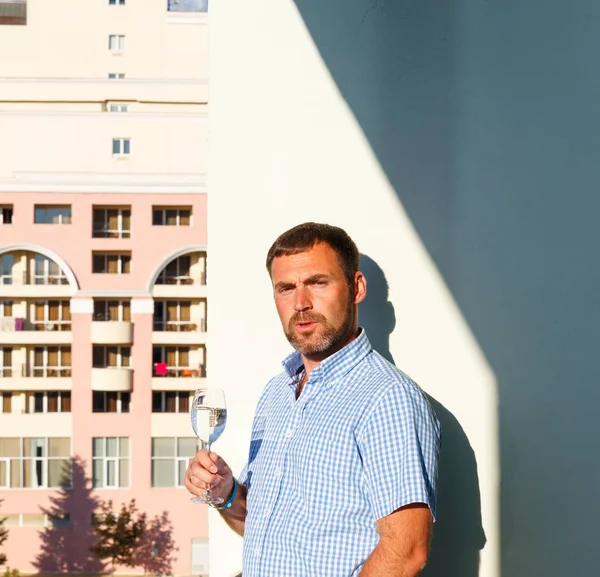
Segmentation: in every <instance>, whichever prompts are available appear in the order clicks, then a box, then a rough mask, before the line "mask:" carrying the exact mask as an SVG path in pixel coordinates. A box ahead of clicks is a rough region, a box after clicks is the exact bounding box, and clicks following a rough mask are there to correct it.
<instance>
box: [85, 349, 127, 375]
mask: <svg viewBox="0 0 600 577" xmlns="http://www.w3.org/2000/svg"><path fill="white" fill-rule="evenodd" d="M92 366H93V367H94V368H95V369H109V368H119V367H129V366H131V347H117V346H105V345H94V347H93V351H92Z"/></svg>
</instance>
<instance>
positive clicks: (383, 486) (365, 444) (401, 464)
mask: <svg viewBox="0 0 600 577" xmlns="http://www.w3.org/2000/svg"><path fill="white" fill-rule="evenodd" d="M358 444H359V449H360V452H361V458H362V463H363V476H364V479H365V481H366V486H367V491H368V495H369V499H370V501H371V503H372V507H373V511H374V515H375V518H376V519H378V520H379V519H381V518H382V517H385V516H386V515H389V514H390V513H393V512H394V511H395V510H396V509H398V508H400V507H403V506H405V505H409V504H411V503H425V504H426V505H428V507H429V509H430V510H431V514H432V516H433V518H434V519H435V500H436V490H437V472H438V458H439V451H440V444H441V430H440V424H439V421H438V420H437V417H436V416H435V413H434V412H433V409H432V408H431V406H430V405H429V403H428V401H427V399H426V398H425V395H424V394H423V393H422V392H421V391H420V389H418V387H416V386H414V387H412V386H402V385H394V386H392V387H391V388H390V389H389V390H388V391H387V392H386V393H385V395H383V397H382V398H381V399H380V400H379V402H378V404H377V406H376V407H375V409H374V411H373V412H372V413H371V414H370V415H369V416H368V419H367V422H366V424H365V426H364V428H363V429H362V430H361V431H360V433H359V436H358Z"/></svg>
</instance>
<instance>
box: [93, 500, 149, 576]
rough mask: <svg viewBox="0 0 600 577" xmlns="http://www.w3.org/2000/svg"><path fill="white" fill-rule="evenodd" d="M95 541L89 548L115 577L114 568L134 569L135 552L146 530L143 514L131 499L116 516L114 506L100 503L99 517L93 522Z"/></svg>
mask: <svg viewBox="0 0 600 577" xmlns="http://www.w3.org/2000/svg"><path fill="white" fill-rule="evenodd" d="M92 524H93V527H94V531H95V532H96V535H97V536H98V541H97V542H96V543H95V544H94V545H92V546H91V547H90V551H91V552H92V553H93V554H94V556H95V557H96V558H97V559H100V560H102V561H103V560H105V559H109V560H110V562H111V565H112V572H113V573H114V571H115V568H116V566H117V565H126V566H128V567H135V566H136V552H137V549H138V548H139V546H140V544H141V542H142V538H143V536H144V530H145V528H146V514H145V513H139V512H138V509H137V507H136V504H135V499H132V500H131V502H130V503H129V505H125V504H123V505H122V506H121V510H120V511H119V513H114V512H113V502H112V500H109V501H107V502H106V501H102V502H101V504H100V513H99V514H96V515H94V516H93V518H92Z"/></svg>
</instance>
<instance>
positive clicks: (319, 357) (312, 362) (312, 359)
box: [298, 327, 358, 394]
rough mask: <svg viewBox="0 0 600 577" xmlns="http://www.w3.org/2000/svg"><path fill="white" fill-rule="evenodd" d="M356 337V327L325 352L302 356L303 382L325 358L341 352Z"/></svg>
mask: <svg viewBox="0 0 600 577" xmlns="http://www.w3.org/2000/svg"><path fill="white" fill-rule="evenodd" d="M356 337H358V327H353V328H352V330H351V331H350V332H349V333H348V334H347V335H346V337H345V338H343V339H340V340H339V341H338V342H337V343H335V344H334V345H333V346H332V347H331V348H329V349H327V350H326V351H323V352H322V353H317V354H315V355H302V362H303V363H304V371H305V373H306V374H305V377H304V379H303V381H304V382H306V381H308V378H309V377H310V373H311V371H312V370H313V369H316V368H317V367H318V366H319V365H320V364H321V363H322V362H323V361H324V360H325V359H326V358H328V357H330V356H331V355H334V354H335V353H337V352H338V351H341V350H342V349H343V348H344V347H345V346H347V345H349V344H350V343H351V342H352V341H353V340H354V339H356ZM302 386H304V383H302ZM298 394H299V393H298Z"/></svg>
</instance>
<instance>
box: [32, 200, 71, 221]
mask: <svg viewBox="0 0 600 577" xmlns="http://www.w3.org/2000/svg"><path fill="white" fill-rule="evenodd" d="M61 209H64V210H66V211H68V214H67V215H64V214H62V213H59V214H58V222H54V221H49V220H48V213H47V211H49V210H61ZM38 211H44V212H43V215H44V220H43V221H39V220H38ZM33 224H60V225H63V224H73V208H72V206H71V205H70V204H35V205H34V206H33Z"/></svg>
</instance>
